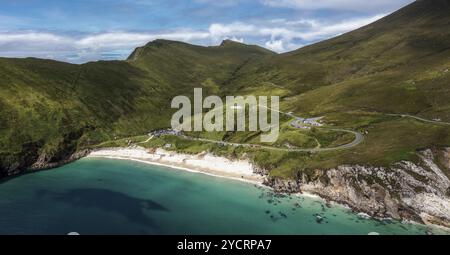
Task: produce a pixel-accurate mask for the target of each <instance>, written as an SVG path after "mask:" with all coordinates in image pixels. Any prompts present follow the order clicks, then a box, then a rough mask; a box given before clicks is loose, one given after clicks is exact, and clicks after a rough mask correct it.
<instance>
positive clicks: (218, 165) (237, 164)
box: [86, 146, 265, 186]
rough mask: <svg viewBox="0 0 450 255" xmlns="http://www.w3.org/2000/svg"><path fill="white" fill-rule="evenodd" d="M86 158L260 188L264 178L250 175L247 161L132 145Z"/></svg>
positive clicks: (93, 154)
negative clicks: (214, 178) (242, 183)
mask: <svg viewBox="0 0 450 255" xmlns="http://www.w3.org/2000/svg"><path fill="white" fill-rule="evenodd" d="M86 157H87V158H109V159H121V160H131V161H136V162H140V163H145V164H150V165H156V166H164V167H168V168H173V169H178V170H183V171H188V172H191V173H200V174H205V175H209V176H214V177H219V178H226V179H231V180H236V181H241V182H246V183H251V184H255V185H260V186H263V182H264V180H265V177H264V176H262V175H259V174H256V173H254V172H253V164H252V163H250V162H249V161H247V160H229V159H227V158H224V157H219V156H214V155H212V154H209V153H200V154H195V155H190V154H182V153H176V152H171V151H166V150H164V149H159V148H158V149H156V150H153V151H152V150H148V149H145V148H143V147H139V146H134V147H127V148H123V147H116V148H104V149H98V150H94V151H92V152H91V153H89V154H88V155H87V156H86ZM264 186H265V185H264Z"/></svg>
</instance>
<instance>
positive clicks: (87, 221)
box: [0, 158, 445, 235]
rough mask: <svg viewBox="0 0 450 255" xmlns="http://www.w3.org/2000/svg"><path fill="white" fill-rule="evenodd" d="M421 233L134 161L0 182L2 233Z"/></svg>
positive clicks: (88, 164)
mask: <svg viewBox="0 0 450 255" xmlns="http://www.w3.org/2000/svg"><path fill="white" fill-rule="evenodd" d="M73 231H74V232H79V233H80V234H362V235H366V234H368V233H370V232H378V233H380V234H425V233H426V231H432V232H433V233H436V234H445V232H443V231H442V230H440V229H434V228H433V229H431V228H429V227H426V226H422V225H417V224H402V223H399V222H386V221H383V222H381V221H376V220H372V219H362V218H360V217H358V216H357V215H356V214H354V213H351V212H350V211H349V210H348V209H345V208H343V207H341V206H332V207H327V206H326V205H325V203H324V202H323V201H322V200H320V199H316V198H310V197H299V196H284V197H280V196H277V195H275V194H274V193H272V192H271V191H270V190H269V189H267V188H263V187H257V186H255V185H252V184H247V183H241V182H237V181H232V180H226V179H222V178H216V177H211V176H207V175H203V174H195V173H189V172H185V171H181V170H175V169H168V168H165V167H160V166H153V165H148V164H144V163H139V162H133V161H122V160H113V159H94V158H89V159H83V160H80V161H77V162H75V163H72V164H69V165H66V166H63V167H60V168H58V169H53V170H49V171H42V172H37V173H33V174H27V175H23V176H20V177H17V178H14V179H11V180H8V181H4V182H3V183H0V234H66V233H68V232H73Z"/></svg>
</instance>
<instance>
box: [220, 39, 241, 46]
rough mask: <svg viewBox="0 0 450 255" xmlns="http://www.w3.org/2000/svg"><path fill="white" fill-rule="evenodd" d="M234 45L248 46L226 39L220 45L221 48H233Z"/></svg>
mask: <svg viewBox="0 0 450 255" xmlns="http://www.w3.org/2000/svg"><path fill="white" fill-rule="evenodd" d="M233 45H241V46H242V45H246V44H243V43H241V42H238V41H233V40H230V39H225V40H223V41H222V43H221V44H220V46H222V47H226V46H233Z"/></svg>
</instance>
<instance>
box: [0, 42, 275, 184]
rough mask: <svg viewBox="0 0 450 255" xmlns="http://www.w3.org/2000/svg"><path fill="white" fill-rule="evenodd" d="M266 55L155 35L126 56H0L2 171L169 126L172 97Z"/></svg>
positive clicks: (211, 86) (214, 87)
mask: <svg viewBox="0 0 450 255" xmlns="http://www.w3.org/2000/svg"><path fill="white" fill-rule="evenodd" d="M271 54H273V53H272V52H270V51H267V50H265V49H262V48H259V47H256V46H246V45H242V44H236V43H232V42H229V41H225V42H224V43H223V45H222V46H217V47H200V46H193V45H188V44H184V43H179V42H172V41H165V40H157V41H154V42H151V43H149V44H148V45H146V46H145V47H142V48H139V49H137V50H136V52H135V53H133V55H132V56H131V57H130V59H129V60H128V61H99V62H93V63H87V64H83V65H73V64H67V63H61V62H57V61H51V60H41V59H32V58H28V59H5V58H0V106H1V111H0V176H1V175H2V174H3V175H4V174H6V172H8V171H12V170H15V169H19V170H20V169H23V168H26V167H28V166H29V165H30V164H31V163H33V162H34V161H36V159H37V157H38V155H40V154H42V153H45V154H46V157H47V159H48V160H49V161H51V162H53V161H58V160H60V159H63V158H65V157H67V156H68V155H70V154H71V153H72V152H74V151H75V150H77V149H80V148H83V147H86V146H90V145H94V144H98V143H100V142H103V141H107V140H113V139H115V138H120V137H128V136H132V135H138V134H144V133H146V132H148V131H149V130H153V129H158V128H163V127H168V126H169V125H170V122H169V120H170V116H171V113H172V110H171V109H170V101H171V99H172V98H173V96H175V95H179V94H192V88H193V87H199V86H202V87H204V89H205V92H215V91H218V89H219V87H218V86H219V85H218V84H222V83H225V82H226V79H227V77H229V76H230V74H231V73H232V72H234V71H235V70H236V69H237V68H239V67H240V66H242V65H244V64H245V63H247V62H250V61H252V59H256V58H259V57H264V56H266V55H271ZM223 59H226V61H222V60H223Z"/></svg>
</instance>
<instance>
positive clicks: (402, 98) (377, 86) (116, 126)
mask: <svg viewBox="0 0 450 255" xmlns="http://www.w3.org/2000/svg"><path fill="white" fill-rule="evenodd" d="M449 2H450V1H448V0H439V1H436V2H434V1H431V0H423V1H416V2H414V3H413V4H411V5H409V6H406V7H405V8H403V9H401V10H399V11H397V12H394V13H393V14H391V15H388V16H386V17H384V18H382V19H381V20H379V21H376V22H374V23H372V24H369V25H367V26H365V27H363V28H360V29H357V30H355V31H352V32H349V33H346V34H343V35H341V36H338V37H336V38H333V39H329V40H326V41H323V42H319V43H316V44H314V45H310V46H306V47H303V48H300V49H298V50H295V51H292V52H288V53H283V54H276V53H274V52H271V51H268V50H266V49H264V48H262V47H259V46H255V45H245V44H242V43H239V42H232V41H224V42H222V43H221V45H222V46H220V45H219V46H209V47H205V46H198V45H191V44H187V43H183V42H176V41H170V40H161V39H158V40H154V41H152V42H149V43H148V44H146V45H144V46H142V47H138V48H136V49H135V50H134V51H133V53H132V54H130V56H129V58H128V59H127V60H126V61H97V62H88V63H85V64H80V65H76V64H69V63H64V62H58V61H52V60H40V59H33V58H26V59H13V58H0V106H1V107H2V110H1V111H0V137H1V138H0V176H8V175H12V174H16V173H18V172H22V171H26V170H27V169H28V168H29V167H30V165H32V164H33V162H36V161H37V160H38V159H42V158H44V159H45V160H44V162H50V163H52V162H55V161H59V160H62V159H64V158H67V157H68V156H69V155H71V154H73V153H75V152H77V151H80V150H83V149H86V148H92V147H94V146H97V145H98V144H101V143H104V142H114V141H119V140H120V139H126V138H127V137H132V136H138V135H142V134H146V133H148V132H149V131H151V130H155V129H161V128H167V127H169V123H170V122H169V121H170V116H171V114H172V113H173V109H170V107H169V106H170V101H171V99H172V98H173V97H174V96H176V95H187V96H192V92H193V88H194V87H202V88H203V91H204V93H205V94H214V95H219V96H224V95H246V94H254V95H279V96H280V97H281V99H282V100H281V107H282V108H283V109H284V110H286V111H293V112H295V113H297V114H298V115H301V116H325V121H327V122H328V123H330V124H332V125H335V126H339V127H345V128H347V129H353V130H358V131H361V132H363V133H366V132H367V134H366V136H367V137H366V140H365V142H364V143H363V144H362V145H359V146H358V147H356V148H355V149H351V150H348V151H344V152H333V153H322V154H319V155H309V156H305V155H295V157H294V158H290V157H291V156H292V155H291V156H289V155H290V154H289V155H288V154H287V155H284V154H283V155H272V154H270V155H271V156H270V157H269V158H271V159H274V160H275V159H276V160H277V161H276V162H270V164H269V163H268V165H269V166H270V168H272V169H273V171H272V172H271V174H273V175H279V176H284V177H292V176H296V175H297V172H298V171H307V170H310V169H314V168H317V169H326V168H330V167H336V166H337V165H340V164H370V165H383V166H386V165H390V164H393V163H395V162H399V161H401V160H411V159H414V157H415V156H414V155H415V153H414V152H415V151H416V150H417V149H419V148H429V147H442V146H448V145H450V142H449V141H450V137H449V134H448V133H447V131H448V130H447V129H446V128H445V127H440V126H431V127H429V126H426V125H424V124H423V123H417V122H414V121H412V120H405V119H395V118H393V117H392V116H391V117H389V115H386V114H411V115H418V116H420V117H423V118H426V119H436V118H439V119H441V120H447V121H449V120H450V103H449V102H448V96H449V95H450V92H449V89H448V84H449V81H450V76H449V74H450V73H449V72H448V69H449V68H450V63H449V59H450V51H449V49H448V45H449V42H450V32H449V31H448V29H446V25H448V24H449V22H450V18H449V17H448V15H446V13H447V11H448V10H449V8H450V7H449ZM417 17H419V18H417ZM447 27H448V26H447ZM446 70H447V71H446ZM290 134H291V133H290ZM249 137H250V138H251V137H252V136H250V135H249V136H248V137H241V136H239V135H237V134H226V135H224V136H223V137H222V138H223V139H230V140H233V139H235V141H241V140H240V139H242V140H243V141H246V139H250V138H249ZM383 137H389V139H384V138H383ZM405 137H406V138H405ZM409 137H416V139H409ZM283 139H287V140H286V141H285V140H283V141H285V142H286V143H288V144H289V143H291V142H292V141H290V140H289V139H291V138H289V137H288V136H286V137H285V138H283ZM302 139H303V138H302ZM300 140H301V139H300ZM326 142H329V141H326ZM177 143H179V144H178V145H176V146H178V147H177V148H188V147H189V146H188V142H186V141H184V142H183V141H178V142H177ZM282 145H283V144H281V145H280V146H282ZM202 146H203V145H202ZM200 148H209V147H200ZM209 149H211V150H216V151H217V148H209ZM222 153H225V152H222ZM227 153H229V152H227ZM232 153H234V154H239V153H240V152H239V150H238V151H233V152H232ZM264 153H266V152H264ZM234 154H233V155H234ZM247 154H249V155H250V154H251V153H247ZM354 155H358V157H355V156H354ZM253 156H254V157H255V162H260V163H261V164H265V163H264V162H265V161H264V160H265V159H263V158H261V155H258V152H256V153H254V154H253ZM263 161H264V162H263ZM298 166H301V169H298Z"/></svg>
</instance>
